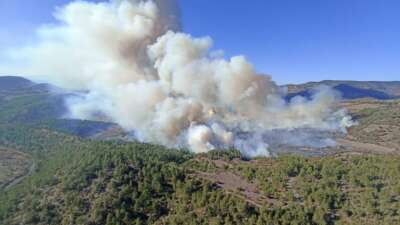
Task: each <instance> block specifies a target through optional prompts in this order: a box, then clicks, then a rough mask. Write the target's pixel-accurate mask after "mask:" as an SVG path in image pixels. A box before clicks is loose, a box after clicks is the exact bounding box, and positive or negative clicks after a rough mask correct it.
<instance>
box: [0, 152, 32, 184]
mask: <svg viewBox="0 0 400 225" xmlns="http://www.w3.org/2000/svg"><path fill="white" fill-rule="evenodd" d="M32 165H33V163H32V160H31V159H30V157H29V156H28V155H26V154H24V153H22V152H18V151H15V150H11V149H6V148H1V147H0V189H2V188H5V187H8V186H9V185H12V184H13V183H16V182H17V181H18V180H19V179H20V178H22V177H24V176H25V175H26V174H28V173H29V171H30V170H31V168H32Z"/></svg>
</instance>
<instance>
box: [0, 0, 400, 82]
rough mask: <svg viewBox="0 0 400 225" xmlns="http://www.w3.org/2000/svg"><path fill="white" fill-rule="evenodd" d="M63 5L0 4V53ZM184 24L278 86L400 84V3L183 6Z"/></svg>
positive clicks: (9, 0)
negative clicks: (240, 56)
mask: <svg viewBox="0 0 400 225" xmlns="http://www.w3.org/2000/svg"><path fill="white" fill-rule="evenodd" d="M66 2H69V1H68V0H40V1H38V0H0V49H2V48H4V47H5V46H18V45H21V44H23V43H24V42H26V41H28V40H29V39H30V38H31V37H32V36H33V31H34V29H35V27H37V26H38V25H40V24H43V23H51V22H53V18H52V12H53V9H54V8H55V7H56V6H58V5H62V4H65V3H66ZM180 6H181V10H182V24H183V30H184V31H185V32H188V33H191V34H192V35H193V36H204V35H208V36H210V37H212V38H213V39H214V44H215V48H216V49H222V50H224V51H225V53H226V55H227V56H232V55H238V54H243V55H245V56H247V57H248V58H249V59H250V60H251V61H252V62H253V64H254V65H255V67H256V68H257V70H258V71H259V72H262V73H267V74H271V75H272V76H273V78H274V80H276V81H277V82H278V83H281V84H282V83H299V82H305V81H318V80H323V79H346V80H400V13H399V11H400V1H398V0H301V1H300V0H248V1H238V0H237V1H232V0H180Z"/></svg>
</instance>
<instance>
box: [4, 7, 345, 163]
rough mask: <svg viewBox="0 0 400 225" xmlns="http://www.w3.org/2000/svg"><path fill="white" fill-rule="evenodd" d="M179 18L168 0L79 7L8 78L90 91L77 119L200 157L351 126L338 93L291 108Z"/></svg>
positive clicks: (63, 14)
mask: <svg viewBox="0 0 400 225" xmlns="http://www.w3.org/2000/svg"><path fill="white" fill-rule="evenodd" d="M175 11H176V3H175V2H173V1H162V0H160V1H151V0H115V1H111V2H102V3H91V2H85V1H77V2H72V3H70V4H68V5H66V6H65V7H62V8H59V9H58V10H57V12H56V13H55V17H56V18H57V20H58V21H59V23H58V24H56V25H48V26H44V27H42V28H40V29H39V30H38V42H37V43H36V44H34V45H30V46H28V47H25V48H22V49H16V50H14V51H12V54H11V56H12V57H13V58H14V60H16V62H23V64H22V63H16V65H17V66H15V67H14V68H10V66H7V67H3V68H1V69H2V70H4V71H2V72H8V73H13V74H27V75H31V78H32V77H34V78H35V79H42V80H43V79H44V80H46V81H47V82H50V83H52V84H54V85H56V86H60V87H62V88H66V89H70V90H74V91H83V92H81V93H84V94H81V95H80V96H79V97H74V98H71V99H68V104H69V108H70V113H71V115H72V116H73V117H75V118H82V119H98V118H99V117H101V118H103V119H104V118H106V119H107V120H110V121H113V122H116V123H118V124H119V125H121V126H122V127H123V128H125V129H126V130H128V131H135V133H136V135H137V137H138V138H139V139H141V140H143V141H148V142H155V143H160V144H163V145H166V146H179V147H188V148H189V149H191V150H192V151H194V152H206V151H209V150H211V149H216V148H229V147H237V148H239V149H240V150H242V152H243V153H244V154H247V155H248V156H258V155H268V154H269V152H268V143H265V140H264V138H263V133H264V132H270V131H271V130H274V129H277V130H293V129H298V128H309V129H321V130H342V129H344V127H346V126H347V125H348V124H347V122H348V120H349V118H348V117H347V116H346V115H345V113H344V112H343V111H341V110H339V111H337V110H334V107H333V104H334V103H335V100H336V97H335V94H334V93H333V92H332V91H331V90H329V89H327V88H321V89H320V90H318V91H317V92H316V94H315V95H314V96H313V98H312V99H311V100H306V99H304V98H301V97H296V98H294V99H293V100H291V101H290V102H289V103H288V102H286V101H285V100H284V99H283V98H282V93H281V90H280V88H279V87H278V86H277V85H276V84H275V83H274V82H273V81H272V80H271V78H270V77H269V76H266V75H261V74H258V73H257V72H256V71H255V70H254V68H253V66H252V65H251V64H250V63H249V62H248V61H247V60H246V59H245V57H243V56H236V57H232V58H231V59H229V60H226V59H224V58H223V57H222V56H220V54H214V53H213V52H210V47H211V46H212V40H211V38H209V37H204V38H193V37H191V36H190V35H188V34H184V33H180V32H177V30H178V28H179V21H178V20H177V16H176V15H177V14H175V13H174V12H175ZM243 134H245V135H243Z"/></svg>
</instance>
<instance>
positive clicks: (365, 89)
mask: <svg viewBox="0 0 400 225" xmlns="http://www.w3.org/2000/svg"><path fill="white" fill-rule="evenodd" d="M319 85H326V86H329V87H332V88H334V89H335V90H337V91H338V92H339V93H340V94H341V96H342V97H343V98H344V99H357V98H374V99H381V100H385V99H395V98H400V81H339V80H337V81H335V80H326V81H320V82H309V83H305V84H298V85H285V87H286V88H287V90H288V92H289V97H292V96H295V95H302V96H310V95H311V92H312V89H313V88H315V87H317V86H319Z"/></svg>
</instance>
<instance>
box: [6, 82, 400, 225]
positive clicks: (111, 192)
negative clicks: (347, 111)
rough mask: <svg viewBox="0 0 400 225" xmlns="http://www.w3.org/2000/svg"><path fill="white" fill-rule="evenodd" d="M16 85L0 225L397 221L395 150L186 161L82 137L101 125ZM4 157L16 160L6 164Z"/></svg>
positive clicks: (9, 105) (183, 154) (399, 172)
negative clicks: (67, 115)
mask: <svg viewBox="0 0 400 225" xmlns="http://www.w3.org/2000/svg"><path fill="white" fill-rule="evenodd" d="M0 80H1V79H0ZM30 87H32V86H30ZM30 87H28V89H29V88H30ZM24 88H27V87H26V86H25V87H23V88H22V89H18V90H17V89H14V90H13V91H11V92H7V93H5V92H3V93H5V94H3V95H2V97H1V100H0V109H1V110H0V168H6V167H7V166H9V169H8V170H1V171H0V179H4V180H5V182H7V184H9V185H7V188H2V187H0V224H1V225H19V224H24V225H25V224H26V225H36V224H38V225H130V224H143V225H144V224H182V225H186V224H237V225H239V224H240V225H241V224H257V225H259V224H271V225H272V224H273V225H275V224H287V225H289V224H298V225H300V224H311V225H317V224H360V225H361V224H362V225H364V224H398V223H399V221H400V211H399V210H400V167H399V164H398V162H399V160H400V156H398V155H396V154H391V155H373V154H338V155H333V156H327V157H322V158H306V157H302V156H295V155H281V156H279V157H278V158H257V159H246V158H244V157H242V156H241V155H240V153H239V152H237V151H235V150H229V151H228V150H225V151H213V152H210V153H207V154H200V155H194V154H192V153H190V152H188V151H185V150H178V149H166V148H165V147H162V146H158V145H152V144H145V143H138V142H123V141H118V140H114V141H99V140H93V139H86V138H85V135H83V134H85V133H86V131H87V130H92V128H98V127H102V126H103V125H104V126H108V124H102V123H98V122H93V121H76V120H74V121H71V120H67V119H60V118H59V114H58V113H59V112H58V111H57V110H54V109H57V108H55V107H56V105H54V104H53V103H54V101H56V102H57V101H62V98H59V96H54V95H53V94H52V93H50V92H40V91H32V90H33V89H29V90H30V91H22V90H27V89H24ZM380 104H385V105H387V106H385V107H392V106H391V105H393V104H397V103H395V102H392V101H390V102H389V103H388V104H386V102H382V103H380ZM368 105H371V104H370V103H368ZM377 110H378V109H377V108H376V109H374V110H373V111H371V110H362V111H361V112H360V113H359V114H357V115H359V116H360V117H362V118H364V119H365V121H366V123H368V124H370V123H371V121H374V120H376V121H378V120H377V119H374V118H375V117H377V115H378V114H380V113H379V112H378V111H377ZM385 113H386V114H390V115H389V116H387V115H386V114H385V119H387V118H393V119H396V121H397V119H398V118H399V117H398V110H387V109H385ZM364 115H367V117H365V116H364ZM364 119H362V120H360V121H361V122H362V123H364ZM378 119H380V117H379V118H378ZM356 131H357V130H356ZM361 134H363V135H362V136H356V135H355V137H356V138H364V136H365V135H364V133H361ZM365 137H366V138H368V139H371V138H369V136H365ZM378 137H382V136H376V138H378ZM395 141H396V140H394V142H395ZM13 153H14V154H13ZM2 157H3V158H2ZM7 157H8V158H7ZM10 157H13V158H12V159H13V160H14V161H17V160H18V164H13V165H10V164H7V162H8V161H9V159H10ZM24 163H28V164H27V165H23V164H24ZM20 164H21V168H22V169H18V168H16V165H20ZM17 169H18V170H17ZM3 171H17V173H12V172H10V173H3ZM24 171H25V173H24ZM12 180H14V181H16V182H10V181H12ZM0 181H1V180H0ZM0 183H2V182H0Z"/></svg>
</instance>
